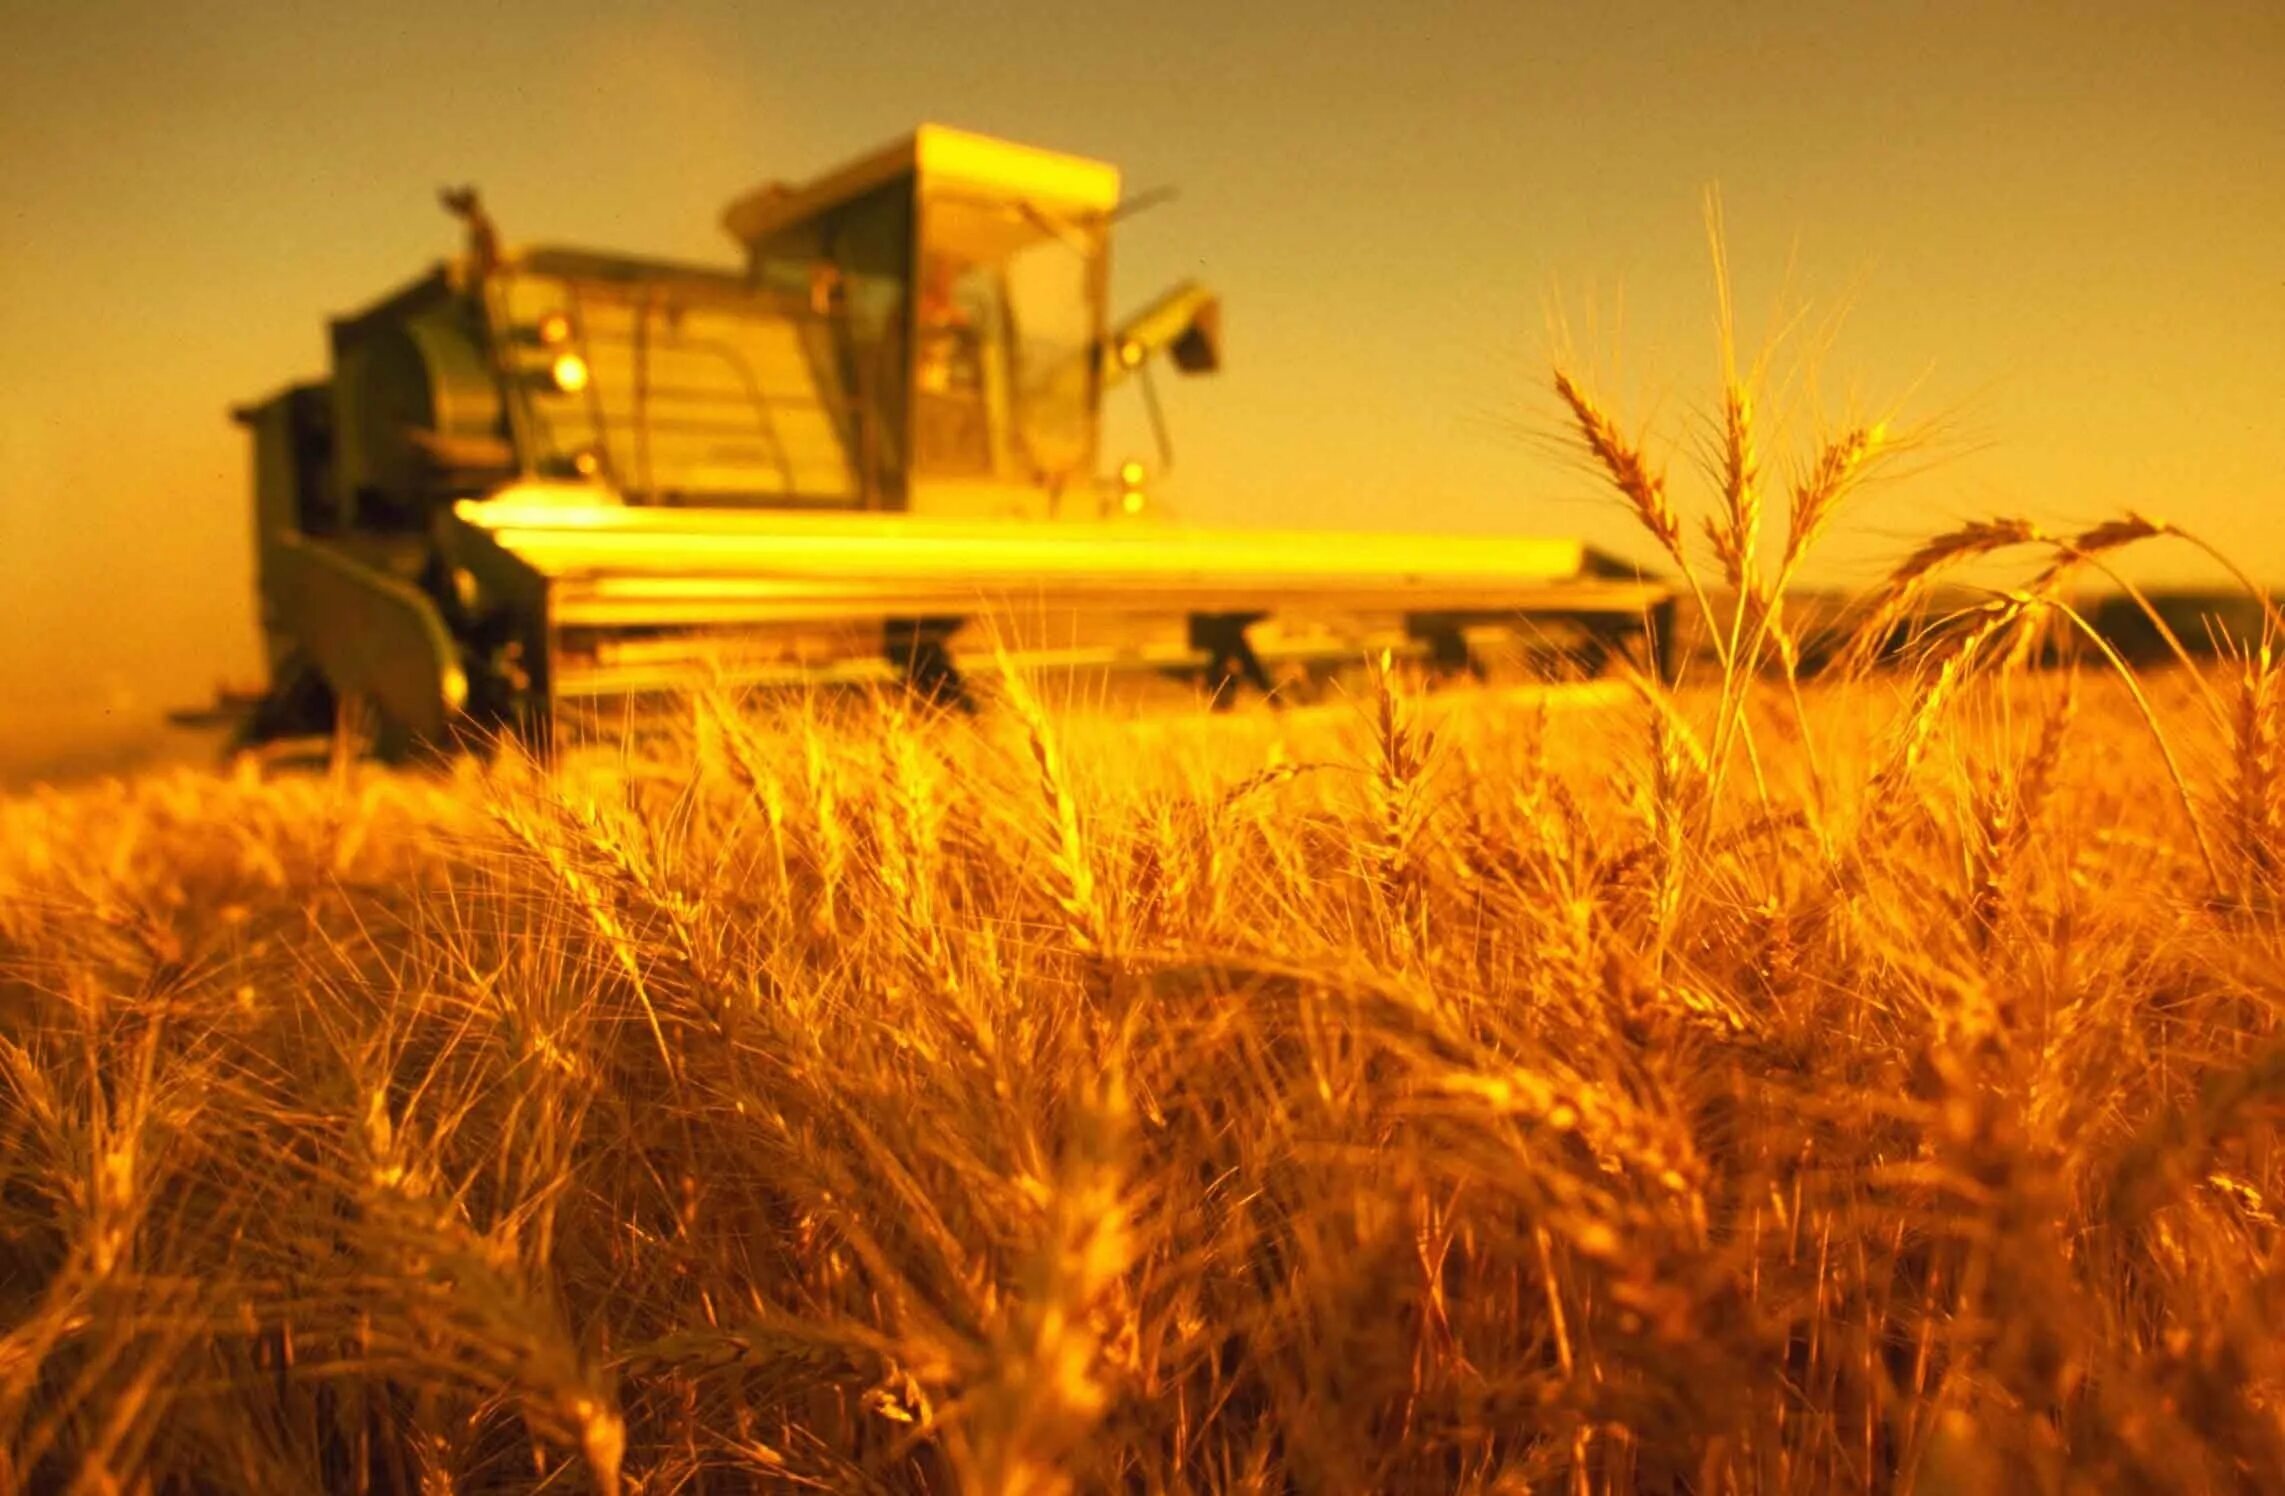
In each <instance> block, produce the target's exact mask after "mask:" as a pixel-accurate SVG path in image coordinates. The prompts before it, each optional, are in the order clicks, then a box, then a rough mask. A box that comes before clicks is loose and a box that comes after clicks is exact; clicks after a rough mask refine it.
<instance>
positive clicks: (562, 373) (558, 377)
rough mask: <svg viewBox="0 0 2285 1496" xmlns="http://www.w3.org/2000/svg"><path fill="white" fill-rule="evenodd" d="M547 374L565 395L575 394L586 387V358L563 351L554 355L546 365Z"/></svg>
mask: <svg viewBox="0 0 2285 1496" xmlns="http://www.w3.org/2000/svg"><path fill="white" fill-rule="evenodd" d="M547 376H548V378H549V379H550V380H552V381H554V383H555V387H556V388H557V389H559V390H561V391H563V392H564V393H565V394H567V395H576V394H578V393H579V392H580V391H581V390H583V389H585V388H587V360H585V359H583V358H581V357H580V356H579V355H578V354H576V353H571V352H564V353H559V354H557V355H556V356H555V362H554V363H551V364H549V365H548V366H547Z"/></svg>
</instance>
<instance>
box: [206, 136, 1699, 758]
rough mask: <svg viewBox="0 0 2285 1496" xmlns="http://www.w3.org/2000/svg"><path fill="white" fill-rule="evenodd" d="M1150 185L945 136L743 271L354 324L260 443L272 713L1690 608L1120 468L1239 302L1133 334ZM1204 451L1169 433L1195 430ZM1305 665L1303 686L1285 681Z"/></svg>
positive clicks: (565, 260)
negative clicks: (1125, 308) (1273, 528)
mask: <svg viewBox="0 0 2285 1496" xmlns="http://www.w3.org/2000/svg"><path fill="white" fill-rule="evenodd" d="M1120 202H1121V198H1120V183H1119V174H1118V172H1117V170H1116V169H1115V168H1113V167H1111V166H1108V165H1105V164H1103V163H1100V162H1094V161H1089V160H1084V159H1081V158H1078V157H1073V156H1065V155H1059V154H1055V153H1052V152H1047V151H1041V150H1036V149H1033V148H1030V147H1026V146H1020V145H1015V144H1011V143H1008V142H1003V141H998V140H992V139H989V138H986V137H983V136H979V135H973V134H969V133H966V132H962V131H956V130H950V129H944V128H941V127H936V126H924V127H922V128H921V129H919V130H917V131H916V132H914V133H913V134H912V135H910V136H908V137H906V138H905V139H904V140H902V141H899V142H898V143H896V144H895V145H893V146H891V147H889V148H887V149H885V150H882V151H879V152H877V153H875V154H873V155H871V156H868V157H866V158H864V159H862V160H860V161H857V162H855V163H853V164H852V165H850V166H847V167H845V168H843V169H842V170H840V171H837V172H834V173H831V174H829V175H827V176H825V177H822V178H820V179H817V180H815V181H812V182H809V183H806V184H802V185H790V186H789V185H785V184H774V185H771V186H769V187H765V188H763V189H761V190H759V191H756V192H753V193H751V194H749V195H747V196H745V197H743V198H740V199H739V200H737V201H736V202H734V203H732V204H731V205H730V207H729V208H728V209H727V211H726V212H725V213H724V215H723V222H724V225H725V227H726V228H727V229H728V230H729V232H730V234H731V235H732V236H733V237H734V238H735V239H736V241H737V242H738V244H739V245H740V246H741V248H742V250H743V252H744V263H743V265H741V266H737V267H719V268H717V267H706V266H696V265H687V264H679V263H672V262H667V261H661V260H655V259H641V258H634V257H629V256H623V255H615V254H597V253H592V252H588V251H584V250H571V249H556V248H506V247H503V246H502V244H501V241H500V239H499V235H498V233H497V231H496V230H495V229H494V227H493V225H492V223H491V220H490V218H489V216H488V215H487V214H486V213H485V211H484V209H483V206H482V204H481V202H480V201H479V200H478V199H477V197H476V194H475V193H474V191H473V190H472V189H460V190H457V191H454V192H450V193H448V194H447V195H446V203H447V206H448V207H450V208H451V209H452V210H453V211H454V212H455V213H456V214H457V215H458V216H459V217H461V218H462V219H463V220H464V222H465V223H466V225H467V229H468V245H467V250H466V252H465V253H463V254H462V255H460V256H459V257H457V258H455V259H453V260H450V261H447V262H444V263H442V264H439V265H437V266H436V267H435V268H433V269H432V270H431V271H430V272H429V273H428V274H426V275H424V276H422V277H420V278H419V279H417V280H415V281H413V282H412V283H411V284H409V285H407V286H405V287H403V288H401V289H400V290H398V291H397V292H395V293H394V294H392V295H390V296H387V297H385V298H384V299H382V300H381V301H379V302H378V303H376V304H374V305H373V306H371V307H368V308H367V309H365V310H364V311H362V312H359V313H357V314H355V315H353V316H350V317H346V318H343V319H340V320H338V321H336V322H334V323H333V325H332V338H331V343H332V369H331V377H330V378H329V379H328V380H326V381H324V382H322V383H311V384H303V385H298V386H294V387H290V388H288V389H286V390H284V391H282V392H280V393H279V394H278V395H276V396H274V397H272V398H271V399H269V400H267V401H265V402H262V403H260V404H258V405H254V406H251V407H248V408H245V409H243V410H241V411H240V412H238V414H239V417H240V419H241V420H242V421H243V422H244V423H245V424H246V425H247V426H248V427H249V428H250V429H251V431H252V434H253V438H254V457H255V461H254V468H255V483H254V489H255V494H254V497H255V530H256V536H255V539H256V547H257V558H258V574H259V587H260V596H261V611H262V624H263V630H264V634H265V638H266V641H267V648H268V663H269V672H270V680H269V687H268V690H267V692H266V694H265V695H264V696H263V697H262V699H261V702H260V705H259V706H258V707H257V708H256V710H255V711H254V712H253V714H252V717H251V719H250V721H249V722H248V724H247V730H248V736H250V737H252V738H256V739H259V738H265V737H271V736H281V735H298V734H304V733H314V732H322V731H325V730H328V729H329V728H331V727H332V726H333V724H334V723H335V722H336V720H337V719H338V717H339V715H340V714H341V713H342V712H343V710H344V709H345V708H355V715H357V716H358V717H359V718H361V719H362V720H365V721H368V722H370V723H373V724H376V725H377V727H378V729H379V732H380V736H381V740H382V746H383V747H384V748H386V747H393V746H399V745H403V744H408V743H410V742H412V741H415V740H431V741H437V740H444V739H448V738H450V737H453V736H456V735H458V734H459V733H461V732H463V731H464V730H466V729H470V728H474V729H477V730H479V731H489V730H494V729H499V728H506V729H510V730H513V731H517V732H520V733H522V734H524V735H525V736H527V737H530V738H534V739H537V740H539V741H542V742H545V741H547V740H548V739H549V738H550V736H551V735H552V734H553V733H554V732H555V730H556V729H557V727H558V726H559V725H560V724H561V722H562V721H563V720H564V718H565V717H566V716H567V715H569V714H574V713H576V712H577V711H579V710H580V709H581V707H582V706H583V705H584V704H587V703H592V702H595V701H598V700H602V699H615V698H620V697H624V696H629V695H642V694H647V693H652V692H659V691H667V690H672V689H675V688H677V687H678V686H681V685H685V684H687V683H689V682H690V681H691V680H692V679H693V673H694V672H695V671H703V672H705V673H706V674H708V675H709V676H711V677H712V678H714V679H717V680H726V681H729V682H732V683H746V684H754V685H770V684H815V683H820V682H831V681H879V682H884V683H887V682H895V681H902V682H904V683H906V684H908V685H911V686H914V687H917V688H919V689H921V690H923V691H924V692H927V693H930V694H934V695H937V696H939V697H947V698H950V699H952V700H955V701H965V699H966V695H965V691H964V689H963V685H962V672H963V664H964V662H967V661H971V660H972V659H973V657H975V656H976V655H978V654H979V653H983V652H986V651H987V650H989V651H991V652H997V653H1003V654H1009V655H1012V656H1013V657H1015V658H1016V659H1017V660H1018V661H1019V663H1020V662H1033V663H1038V664H1042V665H1070V666H1081V667H1087V666H1104V667H1113V668H1119V667H1134V668H1143V669H1148V670H1156V671H1161V672H1167V673H1190V674H1203V675H1204V676H1207V677H1209V678H1214V679H1222V678H1231V677H1236V678H1242V679H1246V680H1250V681H1252V682H1253V683H1255V684H1256V685H1261V686H1266V685H1267V684H1268V682H1269V664H1274V663H1275V662H1276V661H1277V660H1278V659H1280V658H1283V659H1289V660H1294V661H1310V660H1328V659H1340V658H1346V659H1348V660H1354V659H1356V658H1358V657H1359V655H1360V654H1362V653H1363V652H1365V651H1367V650H1372V649H1377V648H1394V649H1397V650H1400V651H1402V652H1405V653H1421V654H1426V655H1427V656H1428V657H1430V658H1431V659H1432V660H1434V661H1437V662H1439V663H1442V664H1445V665H1448V666H1465V665H1466V664H1468V663H1469V662H1470V658H1471V657H1470V653H1469V650H1470V645H1469V643H1468V642H1467V641H1468V638H1469V636H1470V635H1469V631H1470V630H1480V629H1481V628H1482V627H1484V626H1487V625H1506V626H1512V625H1515V624H1518V623H1521V624H1523V625H1525V626H1526V627H1527V628H1529V629H1532V630H1536V631H1540V632H1544V631H1545V630H1546V629H1547V628H1548V627H1550V626H1560V625H1562V624H1563V623H1564V622H1565V621H1566V620H1568V622H1569V623H1570V624H1572V625H1575V626H1576V628H1574V632H1577V631H1578V630H1579V629H1583V630H1584V631H1585V633H1586V635H1587V636H1589V641H1590V643H1592V644H1594V646H1595V647H1596V648H1598V649H1599V648H1601V647H1603V644H1604V643H1607V642H1610V641H1616V640H1619V639H1621V638H1622V637H1623V636H1626V635H1628V634H1630V633H1631V634H1634V635H1641V636H1644V637H1646V638H1647V637H1648V636H1649V633H1650V631H1651V629H1652V627H1653V624H1654V621H1655V617H1656V616H1657V615H1658V614H1659V610H1660V609H1662V608H1666V607H1667V606H1668V604H1669V596H1668V593H1667V591H1666V589H1665V588H1664V587H1663V586H1661V585H1660V584H1657V583H1652V582H1644V581H1641V580H1640V579H1633V578H1631V577H1630V574H1629V572H1628V569H1627V568H1625V567H1624V566H1622V565H1620V564H1618V563H1616V562H1614V561H1612V560H1611V559H1610V558H1607V557H1601V556H1597V555H1595V554H1594V553H1592V552H1590V551H1588V550H1587V549H1586V548H1585V547H1583V546H1580V545H1578V544H1577V543H1575V542H1570V541H1535V540H1497V541H1490V540H1482V539H1468V540H1459V539H1440V538H1436V537H1422V536H1374V537H1358V536H1336V535H1323V534H1293V535H1278V534H1273V533H1268V532H1260V531H1245V532H1210V531H1204V530H1198V529H1191V528H1184V527H1179V526H1172V525H1167V524H1163V523H1159V522H1157V520H1156V516H1155V515H1154V513H1153V512H1152V506H1151V505H1149V504H1148V503H1146V502H1145V501H1144V496H1143V495H1144V482H1143V479H1144V476H1145V475H1144V473H1143V470H1142V469H1141V465H1140V464H1137V463H1132V462H1127V463H1122V464H1120V465H1119V467H1118V468H1117V470H1115V471H1113V472H1111V473H1108V474H1106V473H1103V472H1102V471H1101V469H1102V467H1103V463H1102V454H1101V452H1100V451H1099V447H1100V414H1101V407H1102V402H1103V399H1104V396H1105V392H1106V391H1107V390H1109V389H1111V388H1112V387H1113V386H1115V385H1117V384H1119V383H1120V382H1122V381H1123V380H1126V379H1128V378H1130V377H1138V378H1139V380H1140V382H1141V383H1142V384H1143V393H1144V396H1145V397H1146V399H1147V400H1148V401H1149V409H1150V414H1151V416H1152V418H1153V421H1154V423H1156V422H1157V419H1158V410H1157V404H1156V400H1155V396H1154V395H1153V393H1152V391H1151V388H1150V386H1149V383H1148V380H1149V368H1150V364H1151V361H1152V360H1153V359H1154V358H1155V357H1156V356H1157V355H1159V354H1161V353H1163V354H1165V355H1166V356H1167V357H1168V359H1169V360H1170V362H1171V363H1172V364H1173V365H1174V367H1175V368H1176V369H1178V370H1180V371H1182V372H1185V373H1203V372H1208V371H1211V370H1213V369H1215V368H1217V367H1218V366H1219V364H1220V360H1221V339H1220V309H1219V305H1218V303H1217V302H1216V300H1215V298H1214V297H1213V296H1212V295H1211V293H1209V292H1207V291H1205V290H1204V289H1203V288H1201V287H1198V286H1195V285H1184V286H1180V287H1177V288H1175V289H1174V290H1173V291H1171V292H1169V293H1168V294H1166V295H1165V296H1163V297H1161V298H1160V299H1159V300H1158V301H1157V302H1155V303H1154V304H1152V305H1151V306H1149V307H1148V308H1147V309H1145V310H1144V311H1143V312H1142V313H1141V314H1140V315H1139V316H1137V317H1135V318H1133V319H1131V320H1130V321H1128V322H1126V323H1125V324H1123V325H1121V326H1119V327H1117V328H1111V327H1108V326H1107V318H1106V310H1105V294H1106V289H1107V284H1108V254H1109V231H1110V227H1111V223H1112V220H1113V219H1114V217H1115V216H1116V215H1117V213H1118V211H1119V208H1120ZM1162 447H1163V440H1162ZM1265 661H1267V662H1268V663H1265Z"/></svg>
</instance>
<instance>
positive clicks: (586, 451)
mask: <svg viewBox="0 0 2285 1496" xmlns="http://www.w3.org/2000/svg"><path fill="white" fill-rule="evenodd" d="M571 469H572V471H573V472H575V473H577V474H579V476H580V477H582V478H592V477H594V476H595V475H596V474H597V473H599V472H601V471H602V470H603V459H602V458H601V457H600V456H598V455H597V453H596V451H595V449H594V448H593V447H581V448H580V449H579V450H578V451H576V452H574V453H572V454H571Z"/></svg>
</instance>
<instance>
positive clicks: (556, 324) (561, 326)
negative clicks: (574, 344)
mask: <svg viewBox="0 0 2285 1496" xmlns="http://www.w3.org/2000/svg"><path fill="white" fill-rule="evenodd" d="M539 332H540V341H541V342H542V343H544V344H546V345H547V346H548V347H550V348H553V347H555V346H556V345H557V344H558V343H568V342H570V341H571V319H570V318H569V317H567V316H565V315H564V314H563V313H561V312H549V313H548V314H547V315H546V316H544V317H542V318H540V328H539Z"/></svg>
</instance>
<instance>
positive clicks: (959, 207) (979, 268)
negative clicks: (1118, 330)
mask: <svg viewBox="0 0 2285 1496" xmlns="http://www.w3.org/2000/svg"><path fill="white" fill-rule="evenodd" d="M1103 242H1104V229H1103V224H1102V222H1101V221H1100V219H1091V220H1072V219H1066V218H1063V217H1060V216H1058V215H1056V214H1053V213H1051V212H1049V211H1047V210H1045V209H1042V208H1039V207H1035V206H1033V205H1031V204H1028V203H1022V202H1009V201H992V200H986V199H980V198H969V197H960V196H949V195H942V196H932V197H929V198H928V199H926V200H925V201H924V203H923V205H922V217H921V231H920V252H919V255H918V264H917V265H916V267H915V275H914V290H913V308H912V337H913V360H912V379H913V395H912V430H913V470H914V472H915V473H916V474H919V475H921V476H926V477H942V478H978V479H1001V480H1006V481H1012V482H1019V483H1024V484H1027V485H1030V484H1042V483H1044V484H1046V485H1047V486H1049V487H1051V488H1055V487H1060V486H1061V485H1062V484H1064V483H1065V482H1067V481H1069V480H1070V479H1072V478H1074V477H1075V476H1079V475H1083V474H1085V473H1087V472H1089V471H1091V469H1092V466H1093V463H1094V458H1095V451H1094V444H1095V419H1094V417H1095V401H1096V372H1095V357H1094V350H1095V343H1096V339H1097V337H1098V335H1099V333H1100V329H1101V326H1102V294H1103Z"/></svg>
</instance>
